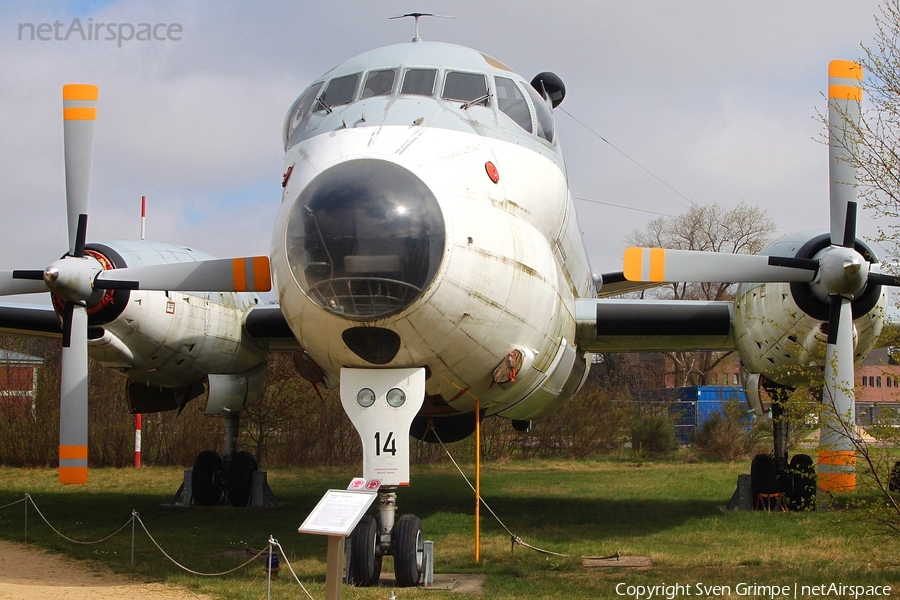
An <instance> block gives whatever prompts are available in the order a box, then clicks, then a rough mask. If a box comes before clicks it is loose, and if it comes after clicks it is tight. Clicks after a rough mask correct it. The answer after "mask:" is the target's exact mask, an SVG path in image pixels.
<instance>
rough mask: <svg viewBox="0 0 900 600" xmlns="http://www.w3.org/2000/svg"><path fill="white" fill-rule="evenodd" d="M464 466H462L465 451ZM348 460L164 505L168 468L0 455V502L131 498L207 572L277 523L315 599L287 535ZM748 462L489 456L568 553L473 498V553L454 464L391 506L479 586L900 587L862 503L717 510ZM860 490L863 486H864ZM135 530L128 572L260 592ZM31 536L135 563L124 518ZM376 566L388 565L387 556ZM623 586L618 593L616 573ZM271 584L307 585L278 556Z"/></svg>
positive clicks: (83, 503)
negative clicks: (15, 459)
mask: <svg viewBox="0 0 900 600" xmlns="http://www.w3.org/2000/svg"><path fill="white" fill-rule="evenodd" d="M465 468H466V471H467V472H468V473H471V472H472V469H471V465H469V466H467V467H465ZM358 470H359V469H358V468H357V467H342V468H321V469H299V468H297V469H275V470H272V471H270V472H269V482H270V485H271V486H272V488H273V490H274V491H275V493H276V494H277V495H278V498H279V500H280V501H281V505H280V506H279V507H277V508H273V509H233V508H230V507H228V508H226V507H214V508H199V507H194V508H175V507H170V506H165V503H167V502H168V501H169V500H170V499H171V497H172V495H173V494H174V492H175V489H176V488H177V487H178V485H179V483H180V480H181V476H182V475H181V470H180V469H176V468H143V469H140V470H135V469H93V470H92V471H91V474H90V479H89V482H88V484H87V485H85V486H81V487H63V486H60V485H59V484H58V483H56V471H55V470H52V469H12V468H0V505H3V504H7V503H9V502H13V501H15V500H18V499H20V498H22V497H23V495H24V494H25V493H26V492H28V493H30V494H31V496H32V497H33V498H34V501H35V502H36V503H37V506H38V507H39V508H40V509H41V511H42V512H43V513H44V515H45V516H46V517H47V519H48V520H49V521H50V522H51V523H52V524H53V526H54V527H56V528H58V529H59V530H60V531H62V532H63V533H64V534H66V535H67V536H70V537H73V538H77V539H86V540H94V539H99V538H101V537H104V536H105V535H108V534H110V533H112V532H113V531H115V529H116V528H118V527H119V526H121V525H123V524H125V523H126V522H128V520H129V519H130V517H131V511H132V509H133V510H136V511H138V513H140V517H141V519H142V520H143V522H144V523H145V524H146V526H147V528H148V529H149V531H150V533H151V534H152V535H153V536H154V537H155V538H156V540H157V541H158V542H159V544H160V545H161V546H162V547H163V548H164V549H165V550H166V551H167V552H168V553H169V554H171V555H172V556H173V558H175V559H176V560H178V561H179V562H181V563H183V564H185V565H186V566H188V567H190V568H191V569H194V570H197V571H203V572H215V571H224V570H227V569H229V568H231V567H234V566H236V565H238V564H240V563H241V562H243V561H245V560H246V559H247V558H249V557H248V556H247V555H246V554H245V553H244V552H243V550H244V548H245V547H246V546H248V545H249V546H250V547H252V548H263V547H265V545H266V543H267V540H268V538H269V535H272V536H274V537H275V538H276V539H278V540H279V542H280V543H281V544H282V546H283V547H284V549H285V551H286V552H287V553H288V556H289V558H290V560H291V563H292V565H293V566H294V569H295V570H296V571H297V573H298V575H299V576H300V578H301V580H302V581H303V582H304V585H307V587H308V589H309V590H310V592H311V593H312V595H313V596H314V597H315V598H322V597H323V596H324V572H325V555H326V540H325V538H323V537H319V536H311V535H301V534H298V533H297V527H298V526H299V525H300V523H301V522H302V521H303V519H304V518H305V517H306V516H307V515H308V514H309V512H310V510H311V509H312V508H313V506H315V504H316V503H317V502H318V500H319V499H320V498H321V497H322V495H323V494H324V492H325V491H326V490H327V489H328V488H344V487H346V485H347V483H348V482H349V480H350V478H351V477H353V476H354V475H356V474H357V471H358ZM748 471H749V461H745V462H738V463H718V462H699V463H694V464H687V463H682V462H674V461H658V462H645V463H643V464H642V465H640V466H638V465H636V464H635V463H634V462H632V461H627V460H615V459H603V460H598V461H581V462H550V461H528V462H516V461H513V462H509V463H504V464H490V465H487V466H486V467H485V468H484V469H483V474H482V495H483V496H484V498H485V499H486V501H487V502H488V504H490V506H491V508H493V509H494V511H495V512H496V513H497V514H498V515H499V516H500V518H501V519H502V520H503V521H504V522H505V523H506V525H507V526H508V527H509V528H510V529H511V530H512V531H513V532H514V533H515V534H516V535H518V536H520V537H521V538H522V539H523V540H524V541H526V542H528V543H530V544H532V545H534V546H538V547H541V548H545V549H547V550H551V551H553V552H557V553H561V554H567V555H570V556H569V557H557V556H546V555H543V554H538V553H537V552H534V551H532V550H529V549H527V548H523V547H521V546H519V547H516V548H515V550H514V551H511V549H510V539H509V535H508V534H507V533H506V532H505V531H504V530H503V529H502V527H500V526H499V525H498V524H497V523H496V522H495V521H494V520H493V518H492V517H490V515H489V514H488V513H487V511H485V510H482V550H481V557H482V561H481V564H475V563H474V560H473V531H474V517H473V509H474V500H473V498H472V493H471V491H470V490H469V488H468V487H467V486H466V484H465V482H464V481H463V480H462V479H461V477H460V476H459V474H458V473H457V472H456V470H455V469H454V468H453V467H452V466H443V465H437V466H430V465H429V466H418V467H416V466H414V467H413V477H412V482H413V485H412V486H411V487H410V488H409V489H407V490H401V493H400V494H399V507H400V513H406V512H411V513H415V514H418V515H419V516H420V517H421V519H422V523H423V528H424V531H425V537H426V539H433V540H434V542H435V555H436V557H435V570H436V572H438V573H483V574H485V575H486V576H487V582H486V586H485V596H486V597H488V598H623V597H625V596H622V595H619V594H617V585H618V584H625V585H626V586H639V585H642V586H656V585H662V584H668V585H672V584H676V583H677V584H684V585H689V586H690V588H689V589H688V590H687V593H682V594H680V596H682V597H683V596H687V595H690V596H692V597H706V596H707V595H709V596H716V597H720V596H721V595H722V594H720V593H712V592H711V593H709V594H704V593H703V590H702V588H697V587H696V584H697V583H702V584H704V585H706V586H712V585H720V586H729V587H730V588H731V592H732V597H743V598H752V597H766V598H768V597H770V596H771V594H770V593H769V590H764V591H762V592H761V593H759V594H757V595H754V594H752V593H751V594H748V593H746V591H747V590H743V589H742V588H738V584H741V583H745V584H746V583H749V584H757V585H764V586H773V585H789V586H793V585H794V584H795V583H796V584H798V585H800V586H802V585H807V586H812V585H820V584H831V583H838V584H853V585H864V586H873V585H892V586H894V590H893V593H892V594H893V595H896V594H897V593H900V554H898V551H900V542H898V540H897V539H894V538H891V537H888V536H886V535H882V534H880V533H879V532H878V530H877V527H875V525H874V522H873V520H872V519H871V518H868V517H867V515H868V512H867V510H864V509H853V510H838V511H831V512H819V513H765V512H753V513H723V512H722V510H721V509H720V507H722V506H724V505H725V504H726V503H727V502H728V499H729V498H730V496H731V494H732V492H733V491H734V487H735V483H736V480H737V475H738V474H739V473H741V472H748ZM857 495H858V496H860V497H861V498H862V499H867V498H866V497H865V495H864V493H858V494H857ZM872 498H874V497H872ZM875 503H877V501H876V502H875ZM137 531H138V533H137V538H136V539H137V544H136V553H135V557H136V566H135V568H134V573H135V576H136V577H138V578H140V579H142V580H161V581H170V582H177V583H180V584H182V585H185V586H187V587H189V588H191V589H194V590H197V591H201V592H204V593H208V594H211V595H213V596H217V597H222V598H265V594H266V583H265V573H264V571H263V568H262V563H261V562H260V563H258V564H257V563H254V564H253V565H251V566H249V567H246V568H244V569H242V570H240V571H238V572H236V573H234V574H232V575H228V576H225V577H216V578H206V577H197V576H193V575H188V574H185V573H183V572H182V571H180V570H179V569H178V568H177V567H175V566H174V565H172V564H171V563H170V562H169V561H168V560H167V559H166V558H165V557H164V556H163V555H162V554H161V553H160V552H159V551H158V550H157V549H156V548H155V547H154V546H153V545H152V543H151V542H150V540H149V539H147V537H146V536H145V535H144V534H143V533H142V531H141V530H140V526H138V530H137ZM23 535H24V506H23V505H22V504H17V505H15V506H13V507H9V508H4V509H2V510H0V537H3V538H5V539H9V540H15V541H21V540H22V539H23ZM28 540H29V543H32V544H35V545H38V546H40V547H43V548H48V549H51V550H54V551H58V552H62V553H65V554H67V555H69V556H72V557H75V558H79V559H84V560H93V561H97V562H100V563H102V564H104V565H106V566H107V567H109V568H111V569H113V570H115V571H119V572H123V573H129V572H131V570H132V569H131V565H130V559H131V528H130V526H129V527H127V528H126V529H125V531H123V532H122V533H119V534H118V535H116V536H115V537H113V538H112V539H110V540H108V541H106V542H103V543H101V544H97V545H93V546H78V545H75V544H71V543H69V542H66V541H65V540H63V539H62V538H60V537H59V536H57V535H56V534H55V533H54V532H52V531H51V530H50V529H49V528H48V527H47V526H46V525H45V524H43V522H42V521H40V519H39V518H38V516H37V515H36V514H35V512H34V510H33V509H31V510H29V519H28ZM617 551H618V552H620V553H622V554H625V555H641V556H649V557H650V558H651V559H652V561H653V565H654V566H653V567H652V568H650V569H646V570H628V569H597V568H584V567H582V566H581V557H582V556H585V555H593V556H596V555H609V554H613V553H615V552H617ZM384 569H385V570H387V571H390V570H391V569H392V562H391V559H390V558H386V559H385V561H384ZM618 590H619V592H620V593H626V592H627V588H626V587H622V586H620V587H619V588H618ZM719 591H728V590H719ZM698 592H700V594H698ZM657 595H659V593H658V594H657ZM343 596H344V597H345V598H373V599H374V598H379V599H384V598H387V597H388V596H389V590H383V589H356V588H349V587H345V588H344V591H343ZM413 596H415V597H427V598H435V599H436V598H444V597H448V598H449V597H451V594H449V593H444V592H433V591H428V592H426V591H421V590H397V597H398V598H408V597H413ZM452 596H454V597H457V598H458V597H459V596H458V595H456V594H453V595H452ZM272 597H273V598H298V597H304V596H303V595H302V592H301V591H300V590H299V589H298V586H297V585H296V583H292V582H291V578H290V576H289V574H288V573H287V570H286V569H283V570H282V573H281V576H280V578H279V580H278V581H276V582H275V583H274V585H273V592H272ZM662 597H665V596H664V595H663V596H662ZM781 597H783V598H784V597H787V596H781ZM798 597H803V596H802V595H799V596H798ZM809 597H813V596H809ZM816 597H841V596H838V595H832V596H823V595H818V596H816ZM845 597H846V596H845ZM869 597H872V596H869Z"/></svg>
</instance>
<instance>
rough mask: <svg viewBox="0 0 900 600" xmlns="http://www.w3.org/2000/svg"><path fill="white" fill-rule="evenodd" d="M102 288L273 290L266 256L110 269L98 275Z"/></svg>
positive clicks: (99, 286) (200, 290)
mask: <svg viewBox="0 0 900 600" xmlns="http://www.w3.org/2000/svg"><path fill="white" fill-rule="evenodd" d="M94 287H95V288H100V289H117V288H126V289H141V290H163V291H176V292H268V291H269V290H271V289H272V279H271V276H270V274H269V258H268V257H267V256H251V257H247V258H219V259H211V260H204V261H197V262H192V263H170V264H162V265H147V266H143V267H126V268H123V269H111V270H109V271H103V272H102V273H100V274H99V275H97V279H96V280H95V281H94Z"/></svg>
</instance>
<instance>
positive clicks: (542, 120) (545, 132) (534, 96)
mask: <svg viewBox="0 0 900 600" xmlns="http://www.w3.org/2000/svg"><path fill="white" fill-rule="evenodd" d="M525 89H526V90H527V91H528V95H529V96H530V97H531V102H532V104H534V114H535V115H536V116H537V131H536V132H535V133H537V134H538V135H539V136H541V137H542V138H544V139H545V140H547V141H548V142H552V141H553V113H552V112H550V107H549V106H548V105H547V101H546V100H544V98H543V97H542V96H541V95H540V94H539V93H538V92H537V90H535V89H534V88H533V87H531V86H530V85H526V86H525Z"/></svg>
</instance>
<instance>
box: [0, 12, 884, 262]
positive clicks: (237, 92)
mask: <svg viewBox="0 0 900 600" xmlns="http://www.w3.org/2000/svg"><path fill="white" fill-rule="evenodd" d="M878 6H879V3H878V2H875V1H872V0H791V1H790V2H785V1H784V0H777V1H773V0H755V1H753V2H733V1H723V0H709V1H700V0H697V1H682V0H667V1H656V2H651V1H634V0H628V1H626V0H617V1H606V0H593V1H591V2H565V1H558V2H546V1H533V0H516V1H486V0H478V1H474V0H458V1H452V2H450V1H434V0H431V1H429V0H404V1H402V2H399V1H394V0H387V1H380V2H371V0H358V1H357V0H354V1H342V0H332V1H330V2H312V1H310V0H284V1H266V2H254V3H252V4H251V3H238V2H188V1H177V0H173V1H159V2H147V1H145V0H144V1H137V0H121V1H97V2H91V1H83V2H55V3H53V2H9V1H5V0H4V1H0V24H2V25H0V140H2V143H0V165H2V167H0V173H2V175H3V181H2V185H0V233H2V235H0V248H2V250H3V253H2V255H0V256H2V257H0V269H12V268H43V266H45V265H46V264H47V263H49V262H50V261H52V260H54V259H56V258H58V257H59V256H60V255H61V254H63V253H64V252H65V251H66V248H67V241H66V224H65V200H64V198H65V185H64V175H63V145H62V122H61V111H60V107H61V102H62V101H61V88H62V85H63V84H65V83H71V82H87V83H96V84H98V85H99V86H100V102H99V113H98V121H97V129H96V142H95V154H94V171H93V183H92V194H91V205H90V221H89V229H88V239H89V241H103V240H110V239H120V238H127V237H138V236H139V233H140V197H141V195H142V194H144V195H146V196H147V197H148V202H149V209H148V213H149V214H148V222H147V236H148V238H150V239H160V240H165V241H170V242H176V243H181V244H185V245H189V246H191V247H194V248H197V249H200V250H204V251H206V252H209V253H210V254H213V255H216V256H239V255H246V254H268V252H269V248H270V244H271V228H272V224H273V221H274V217H275V214H276V212H277V209H278V205H279V202H280V197H281V187H280V181H281V174H282V170H283V163H282V160H283V148H282V145H281V126H282V121H283V119H284V114H285V112H286V111H287V109H288V107H289V106H290V104H291V102H292V101H293V100H294V99H295V98H296V97H297V96H298V95H299V94H300V92H302V91H303V89H304V88H305V87H306V86H307V85H308V84H309V83H310V82H311V81H312V80H313V79H314V78H316V77H318V76H319V75H320V74H321V73H323V72H325V71H326V70H328V69H329V68H331V67H333V66H334V65H336V64H338V63H340V62H343V61H344V60H346V59H348V58H350V57H352V56H354V55H356V54H359V53H362V52H365V51H366V50H369V49H372V48H376V47H379V46H382V45H387V44H392V43H398V42H405V41H409V40H410V38H411V37H412V35H413V23H412V21H411V20H408V19H401V20H388V17H390V16H393V15H396V14H399V13H404V12H410V11H420V12H434V13H438V14H443V15H451V16H454V17H455V19H423V21H422V22H421V35H422V37H423V38H424V39H426V40H433V41H443V42H451V43H456V44H460V45H464V46H470V47H473V48H476V49H478V50H481V51H483V52H485V53H487V54H490V55H492V56H495V57H496V58H498V59H500V60H501V61H503V62H505V63H506V64H508V65H510V66H511V67H512V68H513V69H515V70H516V71H518V72H519V73H520V74H522V75H523V76H525V77H526V78H527V79H530V78H531V77H532V76H533V75H534V74H536V73H538V72H540V71H554V72H556V73H557V74H558V75H559V76H560V77H561V78H562V79H563V81H564V82H565V84H566V87H567V90H568V93H567V97H566V99H565V102H564V103H563V104H562V108H564V109H565V110H566V111H567V112H569V113H571V115H572V116H574V117H576V118H577V119H578V120H579V121H581V122H583V123H585V124H586V125H588V126H589V127H590V128H591V129H593V130H594V131H595V132H596V133H598V134H599V135H601V136H603V138H605V139H606V140H608V142H609V143H611V144H612V145H613V146H615V148H618V150H619V151H621V152H622V153H624V154H626V155H627V156H628V157H630V158H631V159H633V161H634V162H633V161H632V160H629V158H626V157H625V156H623V154H622V153H620V152H619V151H617V150H616V149H614V148H613V147H611V146H610V145H609V144H607V143H606V142H604V141H603V140H601V139H600V138H598V137H597V136H596V135H595V134H594V133H591V132H590V131H589V130H587V129H586V128H585V127H583V126H582V125H580V124H579V123H577V122H576V121H575V120H573V119H572V118H571V117H570V116H569V115H567V114H563V113H561V112H560V111H557V112H556V119H557V123H558V128H559V137H560V140H561V143H562V144H563V147H564V149H565V151H566V155H567V161H568V172H569V177H570V185H571V188H572V191H573V193H574V195H575V196H577V197H578V198H584V199H587V200H578V201H576V208H577V211H578V214H579V218H580V224H581V230H582V232H583V235H584V238H585V243H586V245H587V247H588V252H589V255H590V258H591V262H592V266H593V268H594V269H595V270H596V271H599V272H605V271H613V270H618V269H620V268H621V259H622V250H623V249H624V247H625V245H626V238H627V236H628V234H629V233H630V232H631V231H633V230H635V229H641V228H643V227H644V226H645V225H646V224H647V222H648V221H649V220H651V219H653V218H655V217H656V216H658V213H664V214H671V215H674V214H678V213H680V212H683V211H685V210H686V209H687V208H689V204H688V202H687V200H685V198H684V197H686V198H689V199H690V200H691V201H693V202H696V203H700V204H703V203H710V202H713V201H717V202H719V203H721V204H723V205H725V206H729V207H730V206H734V205H736V204H738V203H740V202H741V201H744V202H747V203H749V204H752V205H758V206H760V207H762V208H764V209H766V210H767V211H768V213H769V215H770V216H771V217H772V218H773V219H775V220H776V222H777V223H778V225H779V230H780V232H781V233H790V232H794V231H800V230H804V229H810V228H822V229H824V228H827V226H828V217H827V206H828V172H827V147H826V146H825V145H823V144H822V143H821V142H820V141H817V138H818V137H819V136H820V135H821V133H822V132H823V129H822V125H821V124H820V123H819V122H818V121H817V120H816V112H817V110H822V109H824V107H825V100H824V97H823V95H822V94H823V92H824V91H825V89H826V85H827V65H828V62H829V60H831V59H833V58H846V59H857V58H859V56H860V55H861V54H862V51H861V49H860V43H864V44H867V45H870V44H871V43H872V41H873V37H874V34H875V31H876V29H875V20H874V15H875V14H876V13H877V11H878ZM76 18H77V19H79V22H80V23H82V25H83V27H85V28H86V27H87V24H88V23H91V24H97V23H104V24H107V23H115V24H117V28H118V24H133V25H135V26H137V25H138V24H139V23H150V24H153V25H155V24H159V23H163V24H165V25H166V27H168V26H171V25H177V26H178V27H176V28H175V29H169V30H170V31H172V36H171V37H172V38H178V39H166V40H165V41H158V40H155V41H135V40H131V41H122V43H121V47H120V46H119V44H118V42H117V41H115V40H114V41H106V40H104V39H101V40H99V41H82V39H81V37H80V35H78V34H75V35H72V36H70V39H69V40H67V41H65V40H55V39H51V40H49V41H41V40H39V39H35V40H34V41H31V40H30V33H29V31H30V30H29V28H28V26H29V25H33V26H35V28H36V27H38V26H39V25H40V24H41V23H50V24H51V25H52V24H53V23H54V22H55V21H57V20H58V21H59V22H60V23H61V24H62V26H61V28H60V29H61V32H62V33H65V31H66V30H67V28H68V27H70V26H71V24H72V23H73V20H74V19H76ZM23 26H24V29H23ZM178 29H180V30H181V31H180V32H178V31H177V30H178ZM20 30H21V31H23V33H24V36H23V39H22V40H19V39H18V38H19V32H20ZM108 31H109V30H108V29H104V30H103V33H104V37H105V36H106V35H107V32H108ZM157 31H158V32H160V33H161V32H163V31H166V29H157ZM123 34H127V28H126V29H124V30H123ZM635 163H638V164H635ZM638 165H640V166H638ZM648 171H649V172H650V173H652V175H651V174H648ZM657 178H658V179H657ZM659 180H662V181H663V182H664V184H663V183H661V182H660V181H659ZM673 190H674V191H673ZM682 196H684V197H682ZM613 205H617V206H613ZM861 221H862V222H863V223H865V230H864V231H868V232H874V227H873V226H872V224H871V223H870V222H868V223H866V221H868V215H864V216H863V217H862V219H861Z"/></svg>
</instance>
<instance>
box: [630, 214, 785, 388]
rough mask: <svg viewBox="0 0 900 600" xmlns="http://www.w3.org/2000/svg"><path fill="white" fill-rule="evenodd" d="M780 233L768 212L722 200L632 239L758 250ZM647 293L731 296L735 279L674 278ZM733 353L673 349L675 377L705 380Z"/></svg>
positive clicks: (659, 222) (662, 220) (658, 222)
mask: <svg viewBox="0 0 900 600" xmlns="http://www.w3.org/2000/svg"><path fill="white" fill-rule="evenodd" d="M774 232H775V222H774V221H772V219H770V218H769V216H768V214H767V213H766V211H764V210H762V209H760V208H759V207H756V206H749V205H747V204H745V203H744V202H741V203H740V204H739V205H737V206H735V207H734V208H730V209H729V208H724V207H722V206H721V205H720V204H719V203H717V202H716V203H713V204H708V205H704V206H700V205H694V206H692V207H691V208H690V209H688V210H687V211H686V212H684V213H682V214H680V215H678V216H675V217H658V218H656V219H654V220H652V221H650V223H648V224H647V227H646V228H645V229H644V230H641V231H638V230H635V231H633V232H632V233H631V236H630V237H629V243H631V244H632V245H635V246H649V247H659V248H669V249H673V250H700V251H707V252H729V253H732V254H756V253H758V252H759V251H760V250H762V249H763V247H765V245H766V243H767V242H768V240H769V236H770V235H771V234H772V233H774ZM646 294H647V295H650V296H653V297H656V298H665V299H672V300H730V299H732V298H733V297H734V284H733V283H731V282H719V283H672V284H670V285H668V286H666V287H662V288H657V289H651V290H648V291H647V292H646ZM729 354H730V352H669V353H667V354H666V356H667V357H668V358H669V359H670V360H671V361H672V363H673V364H674V367H675V368H674V373H673V375H674V377H675V380H676V382H678V383H679V384H680V385H704V384H706V383H707V376H708V374H709V373H710V372H711V371H712V370H713V369H714V368H715V367H716V365H718V364H719V363H720V362H722V360H724V359H725V358H726V357H727V356H728V355H729Z"/></svg>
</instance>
